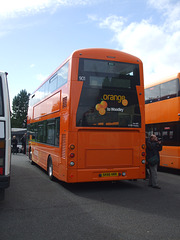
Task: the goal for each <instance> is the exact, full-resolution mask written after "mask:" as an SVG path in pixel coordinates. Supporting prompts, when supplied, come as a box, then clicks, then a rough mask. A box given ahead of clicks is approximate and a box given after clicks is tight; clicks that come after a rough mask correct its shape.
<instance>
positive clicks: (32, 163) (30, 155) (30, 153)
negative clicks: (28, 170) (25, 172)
mask: <svg viewBox="0 0 180 240" xmlns="http://www.w3.org/2000/svg"><path fill="white" fill-rule="evenodd" d="M29 161H30V163H31V165H34V162H33V160H32V151H31V148H30V149H29Z"/></svg>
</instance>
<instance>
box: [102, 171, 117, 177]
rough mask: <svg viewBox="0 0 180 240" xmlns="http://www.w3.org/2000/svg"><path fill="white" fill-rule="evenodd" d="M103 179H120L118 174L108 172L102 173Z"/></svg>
mask: <svg viewBox="0 0 180 240" xmlns="http://www.w3.org/2000/svg"><path fill="white" fill-rule="evenodd" d="M101 176H102V177H118V172H106V173H101Z"/></svg>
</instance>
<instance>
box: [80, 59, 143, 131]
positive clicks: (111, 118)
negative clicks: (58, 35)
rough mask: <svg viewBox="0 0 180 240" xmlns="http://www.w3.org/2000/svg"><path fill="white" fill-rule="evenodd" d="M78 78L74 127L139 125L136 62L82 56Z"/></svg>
mask: <svg viewBox="0 0 180 240" xmlns="http://www.w3.org/2000/svg"><path fill="white" fill-rule="evenodd" d="M78 81H83V86H82V91H81V96H80V101H79V105H78V109H77V115H76V126H77V127H94V126H96V127H123V128H124V127H125V128H126V127H127V128H140V127H141V114H140V108H139V103H138V96H137V90H136V86H138V85H140V76H139V65H138V64H131V63H123V62H116V61H105V60H95V59H83V58H81V59H80V60H79V72H78Z"/></svg>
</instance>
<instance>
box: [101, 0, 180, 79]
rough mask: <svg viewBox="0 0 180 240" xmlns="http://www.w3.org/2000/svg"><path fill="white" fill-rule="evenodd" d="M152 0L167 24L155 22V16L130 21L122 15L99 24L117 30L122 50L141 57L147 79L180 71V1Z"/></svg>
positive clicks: (117, 38) (115, 38) (117, 41)
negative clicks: (148, 18) (173, 2)
mask: <svg viewBox="0 0 180 240" xmlns="http://www.w3.org/2000/svg"><path fill="white" fill-rule="evenodd" d="M149 4H150V5H151V7H154V8H156V9H157V10H158V11H159V12H160V13H162V15H161V16H162V17H163V18H164V22H163V24H161V25H158V24H153V23H152V20H153V19H152V20H145V19H144V20H141V21H140V22H132V23H130V24H126V19H124V18H123V17H121V16H109V17H107V18H106V19H104V20H101V21H100V24H99V26H100V27H103V28H105V27H106V28H108V29H110V30H112V31H113V32H114V36H113V41H114V42H116V43H117V44H118V48H119V49H120V50H122V51H125V52H128V53H130V54H133V55H135V56H137V57H139V58H141V60H142V61H143V63H144V76H145V83H148V82H150V81H155V80H157V79H159V78H162V77H166V76H169V75H172V74H175V73H177V72H180V54H179V52H180V44H179V43H180V3H179V2H178V3H175V4H174V5H173V4H172V1H169V0H158V1H157V0H149Z"/></svg>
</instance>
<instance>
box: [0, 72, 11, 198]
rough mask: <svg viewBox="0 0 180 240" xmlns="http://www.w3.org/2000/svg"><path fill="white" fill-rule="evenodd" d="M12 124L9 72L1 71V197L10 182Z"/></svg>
mask: <svg viewBox="0 0 180 240" xmlns="http://www.w3.org/2000/svg"><path fill="white" fill-rule="evenodd" d="M10 165H11V125H10V101H9V92H8V83H7V73H4V72H0V192H1V193H0V195H1V196H0V198H4V190H5V188H7V187H9V184H10Z"/></svg>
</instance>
